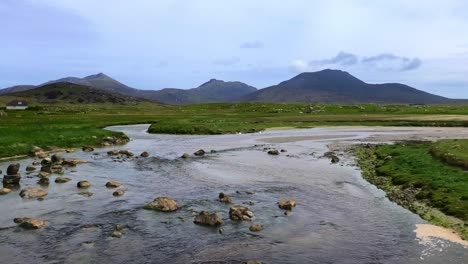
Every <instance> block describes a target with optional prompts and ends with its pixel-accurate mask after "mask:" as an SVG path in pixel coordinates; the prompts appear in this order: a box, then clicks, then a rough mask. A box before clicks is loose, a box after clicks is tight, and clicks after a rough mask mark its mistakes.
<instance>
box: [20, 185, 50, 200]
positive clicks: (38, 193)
mask: <svg viewBox="0 0 468 264" xmlns="http://www.w3.org/2000/svg"><path fill="white" fill-rule="evenodd" d="M47 194H48V192H47V191H46V190H44V189H41V188H38V187H27V188H24V189H23V190H21V192H20V193H19V195H20V196H21V197H22V198H27V199H29V198H39V197H44V196H46V195H47Z"/></svg>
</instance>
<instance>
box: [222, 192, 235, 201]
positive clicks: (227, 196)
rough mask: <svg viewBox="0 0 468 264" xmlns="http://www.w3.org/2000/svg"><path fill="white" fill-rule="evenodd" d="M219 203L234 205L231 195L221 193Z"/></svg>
mask: <svg viewBox="0 0 468 264" xmlns="http://www.w3.org/2000/svg"><path fill="white" fill-rule="evenodd" d="M219 201H220V202H222V203H232V198H231V197H229V195H227V194H225V193H223V192H221V193H219Z"/></svg>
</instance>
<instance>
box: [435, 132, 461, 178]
mask: <svg viewBox="0 0 468 264" xmlns="http://www.w3.org/2000/svg"><path fill="white" fill-rule="evenodd" d="M430 152H431V154H432V155H433V156H434V157H436V158H438V159H440V160H442V161H444V162H445V163H448V164H450V165H454V166H458V167H462V168H463V169H465V170H468V141H467V140H458V139H447V140H441V141H438V142H437V143H436V144H433V146H432V147H431V150H430Z"/></svg>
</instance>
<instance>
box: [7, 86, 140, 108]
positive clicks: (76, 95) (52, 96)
mask: <svg viewBox="0 0 468 264" xmlns="http://www.w3.org/2000/svg"><path fill="white" fill-rule="evenodd" d="M8 97H18V98H26V99H27V98H31V100H32V101H34V102H37V103H57V102H60V103H72V104H94V103H110V104H134V103H138V102H141V101H143V100H142V99H138V98H134V97H131V96H125V95H121V94H118V93H111V92H107V91H104V90H100V89H96V88H92V87H88V86H84V85H79V84H74V83H68V82H62V83H51V84H46V85H43V86H40V87H38V88H35V89H32V90H27V91H23V92H17V93H12V94H8Z"/></svg>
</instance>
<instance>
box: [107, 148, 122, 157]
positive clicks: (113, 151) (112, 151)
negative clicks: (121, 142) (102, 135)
mask: <svg viewBox="0 0 468 264" xmlns="http://www.w3.org/2000/svg"><path fill="white" fill-rule="evenodd" d="M107 155H109V156H117V155H119V151H118V150H117V149H114V150H109V151H107Z"/></svg>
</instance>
